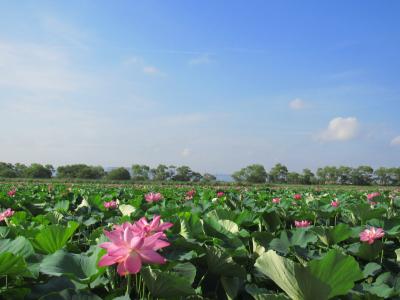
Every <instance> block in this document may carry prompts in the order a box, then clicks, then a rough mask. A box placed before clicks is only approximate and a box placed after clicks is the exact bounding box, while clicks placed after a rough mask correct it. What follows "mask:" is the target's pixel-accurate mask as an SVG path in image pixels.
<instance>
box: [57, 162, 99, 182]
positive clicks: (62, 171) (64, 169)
mask: <svg viewBox="0 0 400 300" xmlns="http://www.w3.org/2000/svg"><path fill="white" fill-rule="evenodd" d="M104 175H105V172H104V169H103V167H101V166H88V165H85V164H75V165H66V166H59V167H58V168H57V177H59V178H79V179H100V178H102V177H104Z"/></svg>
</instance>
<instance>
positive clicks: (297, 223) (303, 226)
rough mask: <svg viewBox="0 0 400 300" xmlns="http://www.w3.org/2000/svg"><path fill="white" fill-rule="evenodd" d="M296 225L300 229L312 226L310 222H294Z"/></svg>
mask: <svg viewBox="0 0 400 300" xmlns="http://www.w3.org/2000/svg"><path fill="white" fill-rule="evenodd" d="M294 225H295V226H296V227H298V228H305V227H309V226H310V225H311V222H310V221H307V220H302V221H294Z"/></svg>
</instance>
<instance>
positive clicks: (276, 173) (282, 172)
mask: <svg viewBox="0 0 400 300" xmlns="http://www.w3.org/2000/svg"><path fill="white" fill-rule="evenodd" d="M52 177H55V178H61V179H92V180H93V179H106V180H133V181H135V182H138V181H139V182H146V181H182V182H215V181H216V180H217V178H216V177H215V176H214V175H212V174H209V173H204V174H200V173H199V172H195V171H193V170H192V169H191V168H190V167H188V166H178V167H177V166H172V165H171V166H167V165H163V164H160V165H158V166H157V167H155V168H151V167H149V166H147V165H140V164H134V165H132V167H131V168H130V170H128V169H127V168H124V167H119V168H115V169H113V170H110V171H109V172H106V171H105V170H104V168H103V167H102V166H89V165H86V164H73V165H65V166H59V167H57V169H55V168H54V167H53V166H52V165H42V164H37V163H34V164H31V165H29V166H27V165H24V164H20V163H16V164H10V163H5V162H0V178H52ZM232 178H233V179H234V181H235V182H238V183H287V184H341V185H372V184H377V185H394V186H398V185H400V168H385V167H380V168H377V169H375V170H374V169H373V168H372V167H370V166H359V167H348V166H340V167H335V166H326V167H323V168H318V169H317V171H316V172H315V173H313V172H312V171H311V170H310V169H304V170H303V171H302V173H298V172H290V171H289V170H288V168H287V167H286V166H285V165H283V164H280V163H278V164H276V165H275V166H273V167H272V168H271V170H269V172H267V171H266V169H265V168H264V166H263V165H260V164H253V165H249V166H247V167H245V168H242V169H241V170H239V171H237V172H234V173H233V174H232Z"/></svg>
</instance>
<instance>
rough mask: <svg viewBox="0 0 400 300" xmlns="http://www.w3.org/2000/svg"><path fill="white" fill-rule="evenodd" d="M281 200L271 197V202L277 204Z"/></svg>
mask: <svg viewBox="0 0 400 300" xmlns="http://www.w3.org/2000/svg"><path fill="white" fill-rule="evenodd" d="M280 202H281V198H274V199H272V203H275V204H278V203H280Z"/></svg>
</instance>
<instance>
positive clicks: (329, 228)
mask: <svg viewBox="0 0 400 300" xmlns="http://www.w3.org/2000/svg"><path fill="white" fill-rule="evenodd" d="M399 240H400V190H394V189H392V190H383V189H382V190H380V191H377V190H373V189H370V190H357V189H356V188H354V189H346V190H335V189H330V190H329V189H327V190H326V189H316V188H301V187H296V189H292V188H290V187H287V188H280V189H271V188H267V187H261V186H257V187H241V188H236V187H233V186H231V187H209V188H208V187H184V186H150V185H149V186H133V185H131V186H129V185H125V186H123V185H121V186H112V185H100V184H75V185H71V184H55V183H54V184H43V183H42V184H33V183H29V184H17V185H15V184H14V185H12V184H7V183H3V184H1V185H0V298H1V299H13V300H14V299H28V300H29V299H46V300H49V299H55V300H57V299H77V300H78V299H87V300H90V299H93V300H95V299H256V300H259V299H274V300H280V299H299V300H300V299H309V300H324V299H400V275H399V274H400V241H399Z"/></svg>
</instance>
